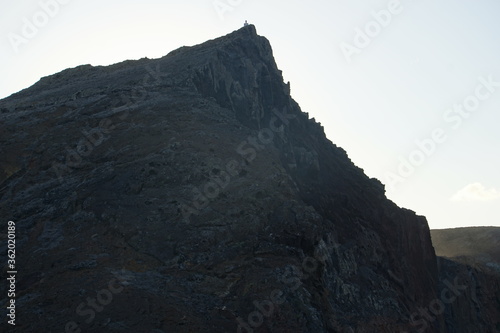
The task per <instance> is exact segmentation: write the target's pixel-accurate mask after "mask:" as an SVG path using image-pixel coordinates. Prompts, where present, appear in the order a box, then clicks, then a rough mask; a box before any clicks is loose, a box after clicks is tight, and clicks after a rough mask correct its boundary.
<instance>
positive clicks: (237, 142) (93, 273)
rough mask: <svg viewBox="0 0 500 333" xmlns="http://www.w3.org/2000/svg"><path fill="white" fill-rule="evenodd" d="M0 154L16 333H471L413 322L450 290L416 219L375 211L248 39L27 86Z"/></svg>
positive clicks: (375, 189) (367, 183) (438, 318)
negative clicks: (15, 275) (14, 254)
mask: <svg viewBox="0 0 500 333" xmlns="http://www.w3.org/2000/svg"><path fill="white" fill-rule="evenodd" d="M0 142H1V146H0V149H1V151H0V153H1V154H2V155H1V156H2V159H0V167H1V169H0V171H1V173H0V215H2V216H6V217H7V218H8V219H10V220H13V221H15V222H16V225H17V228H18V229H17V230H18V233H17V237H18V244H19V245H18V246H19V247H18V252H19V256H18V262H19V265H20V267H23V269H22V271H21V270H20V273H19V279H20V281H23V282H22V283H19V285H18V292H19V297H18V299H19V304H22V305H23V309H26V310H23V318H24V319H23V322H22V323H20V325H18V326H16V328H15V329H16V330H17V331H19V332H29V331H35V330H36V329H38V328H39V327H44V328H46V330H48V331H50V330H53V331H64V330H66V331H75V330H76V331H77V329H82V330H85V331H88V332H102V331H106V332H148V333H149V332H156V333H161V332H193V331H196V332H197V331H208V332H234V331H235V330H236V331H238V332H242V331H245V330H246V331H247V332H252V331H254V332H359V333H364V332H401V331H418V330H419V329H421V328H422V327H423V324H425V329H427V331H429V332H453V330H452V328H453V327H455V326H454V325H453V322H450V320H453V318H456V317H457V313H460V311H466V312H467V311H468V312H467V313H469V314H470V318H473V319H471V320H476V321H477V322H479V321H481V323H484V322H485V321H486V319H485V317H482V316H481V313H480V311H479V314H478V313H477V312H471V310H470V309H469V308H467V310H464V309H465V308H464V307H463V305H462V303H456V304H458V305H454V307H453V308H450V309H449V310H447V312H445V311H443V312H441V313H436V314H435V315H434V316H432V317H431V318H429V317H427V318H424V319H422V318H423V317H422V316H423V315H422V314H418V313H419V312H418V311H419V309H424V308H426V309H427V308H429V306H430V304H434V303H433V302H435V301H436V299H438V300H439V294H440V290H441V289H440V288H446V286H447V284H446V283H447V282H449V281H448V280H447V279H448V278H451V277H450V276H449V275H443V274H441V279H440V275H439V274H440V272H438V265H437V260H436V256H435V253H434V249H433V247H432V244H431V239H430V233H429V228H428V225H427V222H426V220H425V218H424V217H421V216H418V215H416V214H415V213H414V212H412V211H410V210H406V209H401V208H399V207H397V206H396V205H395V204H394V203H392V202H391V201H389V200H387V198H386V197H385V194H384V186H383V185H382V184H381V183H380V182H379V181H378V180H376V179H370V178H369V177H367V176H366V175H365V174H364V173H363V170H362V169H360V168H358V167H356V166H355V165H354V164H353V163H352V162H351V161H350V160H349V158H348V156H347V154H346V152H345V151H344V150H343V149H341V148H339V147H337V146H335V145H334V144H332V143H331V142H330V141H329V140H328V139H327V138H326V136H325V134H324V131H323V129H322V127H321V126H320V125H319V124H318V123H316V122H315V121H314V120H311V119H309V117H308V116H307V114H306V113H303V112H302V111H301V110H300V108H299V106H298V104H297V103H296V102H295V101H294V100H293V99H292V98H291V96H290V87H289V85H288V84H285V83H283V78H282V75H281V72H280V71H279V70H278V68H277V65H276V63H275V61H274V58H273V55H272V49H271V46H270V44H269V42H268V41H267V39H265V38H264V37H261V36H258V35H257V33H256V30H255V27H254V26H252V25H249V26H246V27H244V28H242V29H239V30H237V31H235V32H233V33H231V34H228V35H227V36H223V37H220V38H217V39H214V40H211V41H208V42H205V43H203V44H201V45H196V46H192V47H182V48H180V49H178V50H175V51H173V52H171V53H169V54H168V55H167V56H165V57H163V58H160V59H153V60H151V59H141V60H138V61H125V62H122V63H119V64H115V65H112V66H108V67H101V66H98V67H93V66H90V65H86V66H80V67H77V68H73V69H68V70H65V71H63V72H61V73H58V74H54V75H52V76H49V77H46V78H43V79H41V80H40V81H39V82H38V83H37V84H35V85H34V86H32V87H30V88H28V89H25V90H23V91H21V92H19V93H17V94H14V95H12V96H10V97H8V98H6V99H4V100H1V101H0ZM2 244H6V242H4V241H2ZM2 252H3V253H6V251H2ZM4 262H6V261H4ZM447 267H448V266H447ZM450 267H451V266H450ZM446 272H449V271H448V270H446ZM447 274H448V273H447ZM464 276H465V275H460V279H461V280H460V281H457V283H462V282H463V281H465V280H466V279H465V278H464ZM445 280H446V281H445ZM467 281H468V280H467ZM2 287H3V285H2ZM471 288H476V286H475V285H474V287H472V286H471ZM103 290H104V291H103ZM106 290H107V291H108V292H106ZM0 291H1V293H2V295H6V292H5V290H3V289H2V290H0ZM115 291H116V293H115ZM110 293H111V294H110ZM104 294H106V295H112V299H111V301H109V302H108V301H106V302H104V303H106V304H104V303H102V304H101V305H99V306H102V308H101V307H99V309H100V310H99V311H97V310H96V309H94V310H92V306H91V305H89V304H88V300H89V299H90V300H92V299H95V298H96V297H98V295H101V297H102V295H104ZM96 295H97V296H96ZM475 295H476V294H475ZM477 295H478V297H476V299H477V300H478V304H488V306H490V304H493V303H494V302H493V301H491V300H488V301H487V302H486V301H485V298H484V297H487V296H485V295H482V294H481V293H480V292H479V294H477ZM482 297H483V298H482ZM6 301H7V300H6V299H2V300H0V303H2V304H5V302H6ZM131 302H133V306H131V304H132V303H131ZM481 302H483V303H481ZM481 306H482V305H478V308H479V309H481ZM457 311H458V312H457ZM91 313H93V315H91ZM415 313H417V315H416V316H415ZM488 313H494V312H492V311H490V312H488ZM488 318H491V316H490V317H488ZM422 320H423V323H422ZM419 325H420V326H419ZM481 327H482V328H484V332H487V330H486V329H487V328H488V327H490V326H488V325H486V324H482V326H481Z"/></svg>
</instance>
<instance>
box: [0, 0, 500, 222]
mask: <svg viewBox="0 0 500 333" xmlns="http://www.w3.org/2000/svg"><path fill="white" fill-rule="evenodd" d="M0 9H1V10H0V75H1V76H0V77H1V80H0V98H3V97H6V96H8V95H10V94H12V93H14V92H16V91H19V90H21V89H23V88H26V87H28V86H30V85H32V84H33V83H35V82H36V81H38V79H39V78H40V77H42V76H46V75H50V74H53V73H56V72H58V71H61V70H63V69H65V68H68V67H75V66H78V65H81V64H92V65H108V64H112V63H115V62H120V61H123V60H126V59H139V58H143V57H149V58H158V57H161V56H163V55H165V54H167V53H168V52H169V51H171V50H173V49H176V48H178V47H180V46H183V45H194V44H198V43H201V42H204V41H205V40H207V39H212V38H216V37H218V36H221V35H225V34H227V33H229V32H231V31H233V30H236V29H238V28H240V27H241V26H242V24H243V22H244V21H245V19H247V20H248V21H249V22H250V23H252V24H255V26H256V28H257V32H258V33H259V34H260V35H263V36H265V37H267V38H268V39H269V40H270V42H271V44H272V46H273V49H274V54H275V58H276V61H277V63H278V67H279V68H280V69H281V70H283V75H284V77H285V80H286V81H290V82H291V88H292V96H293V98H294V99H295V100H296V101H297V102H298V103H299V104H300V106H301V107H302V110H303V111H304V112H308V113H309V115H310V116H311V117H315V118H316V120H318V121H320V122H321V123H322V125H323V126H324V127H325V131H326V134H327V136H328V138H329V139H330V140H332V141H333V142H334V143H335V144H337V145H339V146H341V147H343V148H344V149H345V150H346V151H347V152H348V154H349V156H350V158H351V159H352V160H353V162H354V163H355V164H356V165H358V166H359V167H361V168H363V169H364V170H365V172H366V173H367V174H368V175H369V176H370V177H376V178H378V179H380V180H381V181H382V182H383V183H385V184H387V186H386V188H387V195H388V197H389V198H390V199H391V200H393V201H394V202H396V203H397V204H398V205H400V206H403V207H406V208H410V209H412V210H415V211H416V212H417V213H418V214H421V215H425V216H427V218H428V221H429V224H430V226H431V228H447V227H457V226H472V225H494V226H500V178H499V177H498V170H499V164H500V155H499V153H498V152H499V151H500V140H499V139H500V134H499V130H498V127H499V124H500V113H499V112H498V110H499V108H500V43H499V42H498V34H499V32H500V20H498V13H500V2H498V1H495V0H478V1H474V2H472V1H469V0H453V1H452V0H438V1H436V0H434V1H431V0H419V1H415V0H401V1H391V0H390V1H378V0H364V1H352V0H313V1H298V0H288V1H286V2H284V1H277V0H251V1H250V0H217V1H214V0H191V1H180V0H178V1H174V0H141V1H139V0H135V1H132V0H120V1H116V0H99V1H97V0H41V1H32V0H23V1H16V2H14V1H7V0H0Z"/></svg>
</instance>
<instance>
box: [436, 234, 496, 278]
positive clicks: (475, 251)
mask: <svg viewBox="0 0 500 333" xmlns="http://www.w3.org/2000/svg"><path fill="white" fill-rule="evenodd" d="M431 237H432V244H433V246H434V249H435V250H436V255H438V256H440V257H447V258H450V259H452V260H454V261H459V262H464V263H470V264H472V265H474V264H476V265H484V266H486V267H489V268H492V269H493V270H497V271H498V272H499V273H500V228H499V227H468V228H455V229H436V230H431Z"/></svg>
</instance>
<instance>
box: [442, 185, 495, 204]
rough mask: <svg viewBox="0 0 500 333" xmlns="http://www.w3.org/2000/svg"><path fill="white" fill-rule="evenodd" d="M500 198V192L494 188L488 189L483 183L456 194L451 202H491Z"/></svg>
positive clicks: (467, 187)
mask: <svg viewBox="0 0 500 333" xmlns="http://www.w3.org/2000/svg"><path fill="white" fill-rule="evenodd" d="M499 198H500V192H499V191H497V190H496V189H494V188H491V189H487V188H486V187H485V186H484V185H483V184H481V183H472V184H469V185H467V186H465V187H464V188H463V189H461V190H460V191H458V192H457V193H455V194H454V195H453V196H452V197H451V198H450V200H451V201H491V200H496V199H499Z"/></svg>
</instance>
